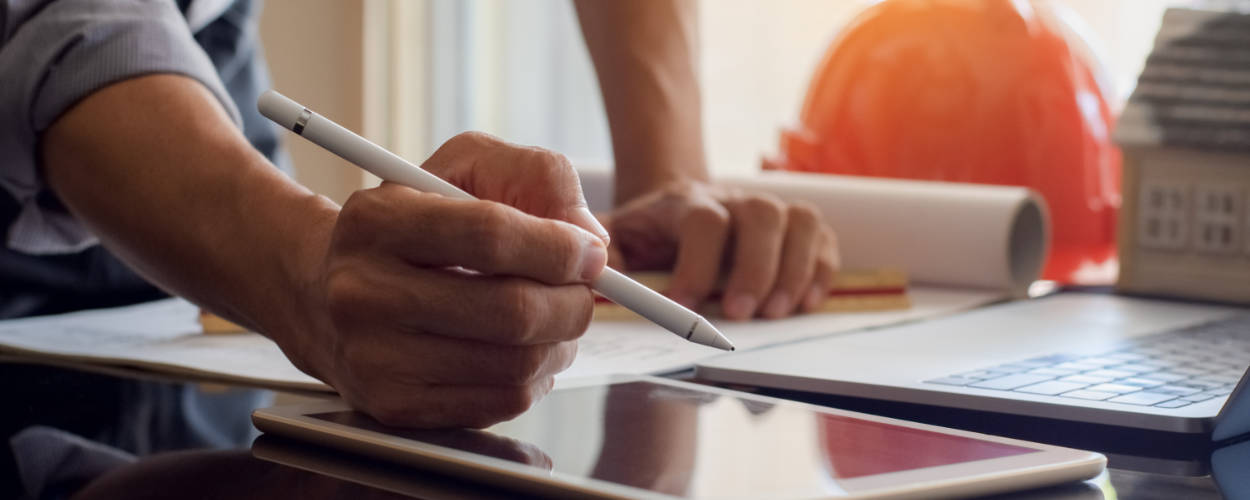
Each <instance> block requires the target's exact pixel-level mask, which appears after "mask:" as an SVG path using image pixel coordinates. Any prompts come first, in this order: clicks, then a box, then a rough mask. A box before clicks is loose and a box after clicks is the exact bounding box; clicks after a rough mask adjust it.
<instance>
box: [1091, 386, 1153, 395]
mask: <svg viewBox="0 0 1250 500" xmlns="http://www.w3.org/2000/svg"><path fill="white" fill-rule="evenodd" d="M1089 390H1091V391H1098V392H1114V393H1117V394H1124V393H1127V392H1137V391H1140V390H1141V387H1134V386H1131V385H1120V384H1098V385H1095V386H1093V387H1090V388H1089Z"/></svg>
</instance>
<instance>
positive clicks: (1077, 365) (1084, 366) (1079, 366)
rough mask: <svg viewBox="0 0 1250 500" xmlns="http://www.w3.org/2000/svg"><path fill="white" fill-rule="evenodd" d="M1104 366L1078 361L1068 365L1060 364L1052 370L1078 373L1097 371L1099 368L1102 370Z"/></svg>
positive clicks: (1070, 362)
mask: <svg viewBox="0 0 1250 500" xmlns="http://www.w3.org/2000/svg"><path fill="white" fill-rule="evenodd" d="M1102 366H1103V365H1096V364H1089V363H1082V362H1081V361H1080V360H1077V361H1069V362H1067V363H1059V364H1057V365H1055V366H1052V367H1051V368H1056V369H1059V370H1074V371H1078V372H1083V371H1087V370H1097V369H1099V368H1102Z"/></svg>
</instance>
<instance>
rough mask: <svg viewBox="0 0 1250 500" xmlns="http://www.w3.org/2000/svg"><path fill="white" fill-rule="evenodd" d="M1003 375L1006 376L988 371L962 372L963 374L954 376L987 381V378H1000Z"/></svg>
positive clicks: (1002, 373)
mask: <svg viewBox="0 0 1250 500" xmlns="http://www.w3.org/2000/svg"><path fill="white" fill-rule="evenodd" d="M1003 375H1007V374H1006V373H1004V372H992V371H989V370H977V371H973V372H964V373H960V374H957V375H955V376H956V377H960V378H975V379H977V380H984V379H987V378H995V377H1001V376H1003Z"/></svg>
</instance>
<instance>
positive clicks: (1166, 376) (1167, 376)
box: [1147, 372, 1189, 382]
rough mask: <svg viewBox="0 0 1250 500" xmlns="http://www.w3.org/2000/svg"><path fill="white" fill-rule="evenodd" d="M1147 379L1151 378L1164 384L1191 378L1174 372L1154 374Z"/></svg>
mask: <svg viewBox="0 0 1250 500" xmlns="http://www.w3.org/2000/svg"><path fill="white" fill-rule="evenodd" d="M1147 377H1150V378H1152V379H1154V380H1162V381H1164V382H1176V381H1178V380H1185V379H1187V378H1189V375H1181V374H1179V373H1173V372H1154V373H1151V374H1149V375H1147Z"/></svg>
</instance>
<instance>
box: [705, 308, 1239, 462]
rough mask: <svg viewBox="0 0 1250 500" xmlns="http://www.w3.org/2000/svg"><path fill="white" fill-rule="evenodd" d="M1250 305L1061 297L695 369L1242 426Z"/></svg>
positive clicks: (1164, 423) (1134, 419)
mask: <svg viewBox="0 0 1250 500" xmlns="http://www.w3.org/2000/svg"><path fill="white" fill-rule="evenodd" d="M1247 367H1250V309H1247V308H1238V307H1232V306H1220V305H1208V304H1195V303H1182V302H1172V301H1164V300H1154V299H1145V298H1134V297H1124V296H1116V295H1110V294H1102V293H1083V292H1064V293H1059V294H1055V295H1052V296H1049V297H1045V298H1040V299H1033V300H1027V301H1018V302H1010V303H1005V304H999V305H994V306H990V307H986V308H982V309H977V310H974V311H971V312H967V313H963V314H958V315H953V316H948V317H944V318H939V319H934V320H929V321H923V322H917V323H910V324H904V325H901V326H894V327H888V328H882V329H876V330H868V331H860V332H855V333H852V334H845V335H838V336H830V337H825V338H819V339H814V340H808V341H802V342H796V343H790V344H783V345H778V346H774V347H770V348H766V349H761V350H756V351H749V352H742V353H735V354H730V355H726V356H721V357H717V358H713V359H710V360H707V361H704V362H702V363H699V364H698V365H697V366H696V369H695V376H696V378H698V379H702V380H708V381H713V382H722V383H730V384H741V385H748V386H757V387H766V388H775V389H785V390H793V391H803V392H810V393H819V394H829V395H837V396H851V397H858V398H869V399H876V400H884V401H894V402H904V403H916V404H922V405H932V406H943V407H951V408H960V409H966V410H976V411H985V412H998V413H1008V414H1016V415H1026V416H1032V417H1043V418H1048V419H1059V420H1067V421H1073V422H1082V423H1094V424H1105V425H1111V426H1117V427H1125V428H1137V429H1147V430H1152V431H1164V432H1172V433H1183V434H1188V435H1203V434H1205V435H1209V436H1210V438H1211V439H1212V440H1214V441H1224V440H1227V439H1230V438H1233V437H1236V436H1241V435H1243V434H1245V433H1247V432H1250V395H1247V392H1248V391H1250V390H1247V389H1245V387H1244V386H1245V385H1246V382H1245V379H1246V376H1245V373H1246V369H1247Z"/></svg>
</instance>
